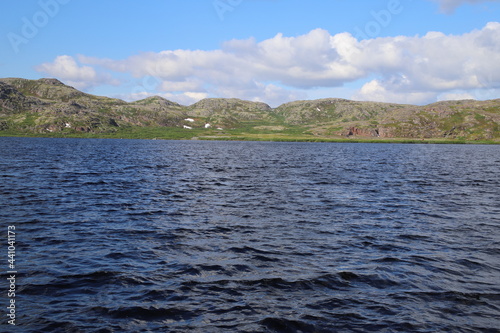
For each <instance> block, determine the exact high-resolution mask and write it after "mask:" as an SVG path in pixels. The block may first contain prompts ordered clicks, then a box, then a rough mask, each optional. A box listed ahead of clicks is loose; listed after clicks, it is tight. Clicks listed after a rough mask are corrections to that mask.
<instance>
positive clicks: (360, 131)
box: [347, 127, 380, 137]
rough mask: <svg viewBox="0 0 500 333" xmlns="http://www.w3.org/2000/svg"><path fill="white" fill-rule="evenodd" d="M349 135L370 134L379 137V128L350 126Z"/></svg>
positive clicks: (369, 135)
mask: <svg viewBox="0 0 500 333" xmlns="http://www.w3.org/2000/svg"><path fill="white" fill-rule="evenodd" d="M347 136H368V137H379V136H380V134H379V131H378V129H374V128H357V127H350V128H349V129H348V131H347Z"/></svg>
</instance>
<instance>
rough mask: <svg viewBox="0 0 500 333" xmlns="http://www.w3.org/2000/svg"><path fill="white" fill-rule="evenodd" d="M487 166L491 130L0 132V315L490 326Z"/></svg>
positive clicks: (60, 321) (105, 327)
mask: <svg viewBox="0 0 500 333" xmlns="http://www.w3.org/2000/svg"><path fill="white" fill-rule="evenodd" d="M499 166H500V146H481V145H477V146H466V145H400V144H349V143H345V144H332V143H268V142H202V141H148V140H96V139H40V138H38V139H37V138H0V200H1V205H2V207H1V209H0V221H1V225H2V235H4V236H3V237H4V238H6V233H7V232H6V230H7V226H8V225H15V227H16V232H17V235H16V237H17V238H16V240H17V253H16V260H17V261H16V265H17V266H16V268H17V270H18V272H19V273H18V275H17V280H16V282H17V288H18V290H17V293H16V295H17V296H16V304H17V324H18V325H17V326H16V327H15V328H13V329H14V330H10V329H11V328H10V327H9V326H10V325H9V326H7V324H6V315H5V313H6V311H5V310H4V311H3V312H2V322H1V324H0V325H1V326H0V331H1V330H2V329H9V330H10V331H11V332H16V330H15V329H17V330H18V332H499V330H498V328H499V327H500V168H499ZM3 243H4V244H5V243H6V240H5V241H3ZM2 253H4V258H5V260H4V261H3V262H4V264H3V267H2V271H3V272H5V271H6V270H7V268H6V266H7V264H5V262H6V257H7V246H6V245H4V249H3V250H2ZM4 281H5V280H4ZM4 285H5V283H4V282H3V283H2V284H1V285H0V286H2V289H3V290H2V291H1V294H2V298H1V299H0V300H1V301H2V304H3V305H2V306H1V308H2V309H5V306H7V304H8V299H7V297H6V289H7V286H5V287H3V286H4Z"/></svg>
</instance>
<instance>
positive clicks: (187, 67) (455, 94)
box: [0, 0, 500, 106]
mask: <svg viewBox="0 0 500 333" xmlns="http://www.w3.org/2000/svg"><path fill="white" fill-rule="evenodd" d="M0 9H1V10H0V50H1V53H0V77H24V78H29V79H38V78H42V77H56V78H58V79H60V80H61V81H63V82H64V83H66V84H69V85H72V86H74V87H75V88H78V89H81V90H83V91H86V92H89V93H92V94H96V95H106V96H112V97H118V98H122V99H125V100H137V99H141V98H145V97H148V96H151V95H160V96H163V97H165V98H167V99H170V100H173V101H176V102H180V103H181V104H184V105H189V104H192V103H194V102H196V101H198V100H200V99H202V98H206V97H237V98H242V99H247V100H255V101H263V102H266V103H268V104H270V105H272V106H277V105H279V104H281V103H284V102H287V101H290V100H296V99H316V98H326V97H342V98H349V99H357V100H375V101H384V102H398V103H412V104H427V103H432V102H435V101H438V100H445V99H463V98H475V99H491V98H498V97H500V95H499V92H500V23H499V21H500V1H491V0H490V1H488V0H380V1H379V0H366V1H364V0H360V1H347V0H329V1H325V0H321V1H320V0H309V1H299V0H185V1H178V0H142V1H132V0H120V1H111V0H99V1H96V0H85V1H84V0H23V1H2V3H1V4H0Z"/></svg>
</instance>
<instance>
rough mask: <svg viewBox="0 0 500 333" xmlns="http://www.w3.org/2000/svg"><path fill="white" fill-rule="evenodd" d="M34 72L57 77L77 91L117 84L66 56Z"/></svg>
mask: <svg viewBox="0 0 500 333" xmlns="http://www.w3.org/2000/svg"><path fill="white" fill-rule="evenodd" d="M36 70H37V71H39V72H43V73H46V74H48V75H50V76H54V77H57V78H59V79H61V80H63V81H64V82H65V83H67V84H69V85H71V86H74V87H75V88H77V89H90V88H92V87H95V86H98V85H101V84H111V85H117V84H119V81H118V80H116V79H113V78H112V77H111V75H109V74H103V73H100V74H98V73H97V72H96V70H95V69H94V68H93V67H90V66H81V65H79V64H78V63H77V61H76V60H75V59H74V58H73V57H71V56H68V55H62V56H58V57H57V58H56V59H55V60H54V61H53V62H52V63H44V64H41V65H39V66H37V67H36Z"/></svg>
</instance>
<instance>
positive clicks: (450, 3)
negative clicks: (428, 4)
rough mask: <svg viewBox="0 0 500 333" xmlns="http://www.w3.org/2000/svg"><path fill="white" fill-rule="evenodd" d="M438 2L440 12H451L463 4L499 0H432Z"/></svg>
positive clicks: (497, 0) (496, 0) (495, 0)
mask: <svg viewBox="0 0 500 333" xmlns="http://www.w3.org/2000/svg"><path fill="white" fill-rule="evenodd" d="M433 1H435V2H438V3H439V5H440V9H441V11H442V12H444V13H446V14H451V13H453V12H454V11H455V9H457V8H458V7H460V6H462V5H463V4H466V3H468V4H479V3H482V2H499V1H500V0H433Z"/></svg>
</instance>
